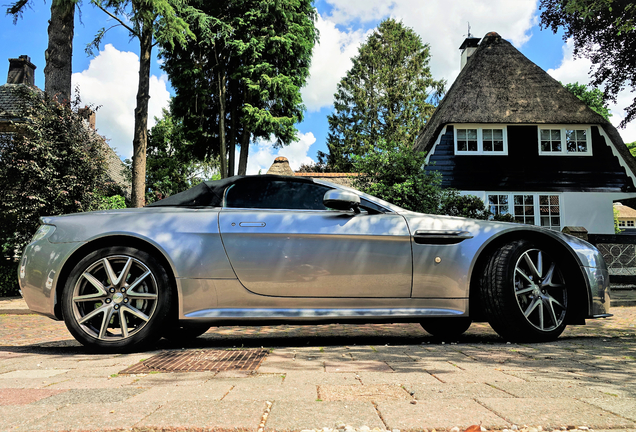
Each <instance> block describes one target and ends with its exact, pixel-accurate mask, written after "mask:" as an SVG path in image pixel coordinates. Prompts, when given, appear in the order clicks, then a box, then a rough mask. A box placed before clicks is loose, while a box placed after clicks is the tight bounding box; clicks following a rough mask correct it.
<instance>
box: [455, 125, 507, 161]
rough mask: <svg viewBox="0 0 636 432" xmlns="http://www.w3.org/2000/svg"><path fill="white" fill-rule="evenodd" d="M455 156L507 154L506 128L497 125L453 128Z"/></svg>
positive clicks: (457, 126) (458, 126)
mask: <svg viewBox="0 0 636 432" xmlns="http://www.w3.org/2000/svg"><path fill="white" fill-rule="evenodd" d="M455 154H456V155H502V156H505V155H507V154H508V142H507V137H506V127H505V126H499V125H492V126H491V125H488V126H485V127H482V126H476V125H475V126H473V125H456V126H455Z"/></svg>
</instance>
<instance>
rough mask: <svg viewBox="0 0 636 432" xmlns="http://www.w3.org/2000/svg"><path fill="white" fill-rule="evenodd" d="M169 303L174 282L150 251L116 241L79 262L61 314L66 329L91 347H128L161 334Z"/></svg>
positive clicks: (111, 349)
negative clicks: (120, 244)
mask: <svg viewBox="0 0 636 432" xmlns="http://www.w3.org/2000/svg"><path fill="white" fill-rule="evenodd" d="M171 302H172V286H171V283H170V279H169V278H168V275H167V273H166V271H165V270H164V268H163V267H162V266H161V264H159V263H158V262H157V260H156V259H155V258H153V256H152V255H150V254H148V253H147V252H144V251H142V250H139V249H135V248H132V247H120V246H117V247H108V248H103V249H99V250H96V251H94V252H92V253H90V254H89V255H87V256H86V257H85V258H84V259H82V260H81V261H80V262H79V263H77V265H76V266H75V267H74V268H73V270H72V271H71V274H70V276H69V278H68V279H67V281H66V285H65V287H64V292H63V293H62V313H63V315H64V322H65V324H66V327H67V328H68V330H69V331H70V332H71V334H72V335H73V336H74V337H75V339H77V340H78V341H79V342H80V343H81V344H82V345H84V346H86V347H87V348H89V349H91V350H93V351H98V352H109V353H115V352H130V351H137V350H141V349H143V348H145V347H147V346H148V345H150V344H152V343H154V342H156V341H157V340H158V339H159V338H160V337H161V333H162V331H163V328H162V327H163V325H164V323H165V322H166V321H167V317H168V312H169V311H170V304H171ZM122 323H125V325H122Z"/></svg>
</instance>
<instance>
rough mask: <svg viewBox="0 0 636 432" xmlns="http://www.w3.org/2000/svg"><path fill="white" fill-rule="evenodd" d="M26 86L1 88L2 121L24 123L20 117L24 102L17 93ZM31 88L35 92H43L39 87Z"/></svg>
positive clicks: (0, 114)
mask: <svg viewBox="0 0 636 432" xmlns="http://www.w3.org/2000/svg"><path fill="white" fill-rule="evenodd" d="M24 86H25V84H3V85H1V86H0V121H24V119H23V118H21V117H20V114H19V113H20V112H21V111H22V110H23V109H24V100H23V99H22V98H21V97H20V94H19V93H18V92H17V91H16V90H18V89H19V88H21V87H24ZM29 88H30V89H31V90H33V91H37V92H42V90H40V89H38V88H37V87H31V86H29Z"/></svg>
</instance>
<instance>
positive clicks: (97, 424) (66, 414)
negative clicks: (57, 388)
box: [12, 402, 159, 432]
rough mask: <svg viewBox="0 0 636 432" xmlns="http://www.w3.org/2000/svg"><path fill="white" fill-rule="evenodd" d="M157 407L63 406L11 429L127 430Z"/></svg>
mask: <svg viewBox="0 0 636 432" xmlns="http://www.w3.org/2000/svg"><path fill="white" fill-rule="evenodd" d="M32 406H33V405H31V407H32ZM38 408H41V407H39V406H38ZM158 408H159V404H158V403H140V404H136V405H135V406H131V405H129V404H128V403H126V402H116V403H107V404H104V403H82V404H77V405H71V406H64V407H62V408H60V409H58V410H56V411H53V412H50V413H48V414H47V415H44V416H41V417H39V418H37V419H34V420H31V421H26V422H24V423H23V424H22V425H21V426H18V427H17V428H15V429H12V432H14V431H15V432H26V431H39V430H45V431H69V430H81V431H89V430H109V429H111V430H112V429H115V430H122V429H125V430H130V429H131V428H132V427H133V426H134V425H135V424H136V423H138V422H139V421H141V420H142V419H143V418H145V417H147V416H148V415H149V414H151V413H152V412H154V411H156V410H157V409H158Z"/></svg>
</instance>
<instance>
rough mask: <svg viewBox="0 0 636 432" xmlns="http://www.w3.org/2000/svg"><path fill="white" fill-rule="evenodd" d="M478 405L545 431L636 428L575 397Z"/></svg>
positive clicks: (491, 401) (485, 400) (484, 401)
mask: <svg viewBox="0 0 636 432" xmlns="http://www.w3.org/2000/svg"><path fill="white" fill-rule="evenodd" d="M478 400H479V402H480V403H481V404H482V405H484V406H485V407H486V408H488V409H490V410H492V411H493V412H494V413H496V414H497V415H499V416H501V417H503V418H505V419H507V420H508V421H510V422H511V423H513V424H527V423H528V421H529V420H530V421H531V422H532V423H533V424H535V425H541V426H543V427H544V428H545V427H549V428H559V427H561V426H568V425H581V426H587V427H590V428H593V429H602V428H624V427H634V426H636V425H635V424H634V422H632V421H630V420H626V419H624V418H621V417H618V416H616V415H615V414H612V413H611V412H608V411H605V410H602V409H600V408H598V407H595V406H593V405H590V404H587V403H585V402H581V401H578V400H575V399H572V398H523V399H521V400H520V399H517V398H478Z"/></svg>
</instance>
